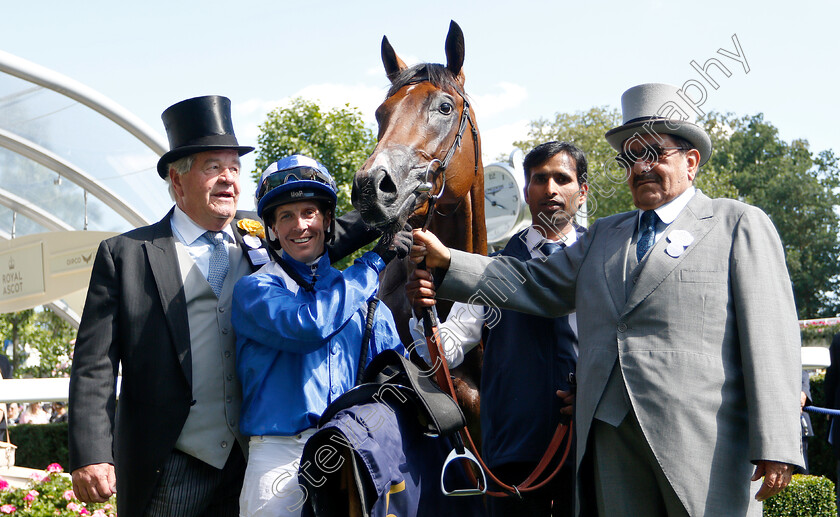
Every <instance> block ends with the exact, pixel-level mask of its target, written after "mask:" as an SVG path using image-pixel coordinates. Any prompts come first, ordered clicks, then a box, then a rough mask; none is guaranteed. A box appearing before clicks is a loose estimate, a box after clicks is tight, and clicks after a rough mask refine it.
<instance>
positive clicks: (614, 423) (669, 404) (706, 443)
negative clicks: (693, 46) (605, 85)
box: [412, 84, 802, 517]
mask: <svg viewBox="0 0 840 517" xmlns="http://www.w3.org/2000/svg"><path fill="white" fill-rule="evenodd" d="M680 102H681V101H680V98H679V96H678V94H677V88H676V87H673V86H670V85H664V84H644V85H641V86H636V87H634V88H631V89H629V90H628V91H626V92H625V93H624V95H623V96H622V111H623V116H624V117H623V118H624V122H623V124H622V125H621V126H619V127H617V128H615V129H612V130H611V131H609V132H608V133H607V134H606V138H607V141H608V142H609V143H610V145H612V147H613V148H615V149H616V150H617V151H620V152H619V154H618V156H617V160H618V162H619V165H620V166H621V167H622V168H623V169H624V170H625V172H626V178H627V185H628V187H629V188H630V191H631V193H632V195H633V201H634V203H635V205H636V206H637V207H638V208H639V210H634V211H632V212H626V213H623V214H617V215H614V216H610V217H604V218H601V219H599V220H597V221H596V222H595V223H594V224H593V225H592V226H591V227H590V229H589V232H587V234H586V235H584V236H583V238H582V239H581V241H580V242H579V243H578V244H577V245H576V246H573V247H570V248H567V249H566V250H563V251H562V252H559V253H555V254H553V255H551V256H549V257H548V258H547V259H546V260H530V261H528V262H524V263H523V262H518V261H512V260H510V259H507V258H492V259H491V258H486V257H480V256H477V255H471V254H467V253H463V252H458V251H455V250H449V249H447V248H445V247H443V246H442V245H441V244H440V242H439V241H438V240H437V239H436V238H434V236H433V235H431V234H428V233H423V232H415V233H416V234H415V237H414V242H415V246H414V249H413V251H412V256H413V259H414V260H420V259H422V258H424V257H425V259H426V263H427V265H428V266H429V267H441V268H448V270H447V272H446V274H445V276H444V278H443V280H442V283H441V285H440V286H439V288H438V291H437V294H438V295H439V296H440V297H442V298H448V299H455V300H459V301H467V300H468V299H469V298H470V297H471V296H473V295H474V294H475V293H477V292H479V293H480V296H481V298H482V299H483V300H484V301H485V303H487V304H495V305H498V306H500V307H502V308H508V309H515V310H519V311H523V312H528V313H532V314H537V315H540V316H547V317H556V316H559V315H561V314H565V313H569V312H571V311H575V310H576V311H577V317H578V332H579V342H580V357H579V359H578V365H577V380H578V383H577V401H576V408H575V418H576V429H577V433H578V434H577V436H578V442H577V453H578V454H577V461H578V495H579V511H580V513H581V514H582V515H593V514H596V513H597V514H600V515H608V516H611V517H613V516H624V515H626V516H639V515H644V516H657V515H669V516H670V515H760V512H761V505H760V504H759V503H758V502H757V501H761V500H764V499H765V498H767V497H770V496H771V495H774V494H776V493H777V492H779V491H780V490H781V489H782V488H784V487H785V486H786V485H787V484H788V483H789V481H790V476H791V472H792V470H793V467H794V466H795V465H802V453H801V449H800V445H801V441H800V439H799V419H798V418H799V405H798V402H799V384H800V377H799V364H800V359H799V346H800V342H799V329H798V325H797V321H796V310H795V307H794V302H793V293H792V290H791V285H790V278H789V276H788V272H787V268H786V266H785V258H784V252H783V250H782V246H781V242H780V241H779V237H778V234H777V232H776V230H775V228H774V227H773V223H772V222H771V221H770V220H769V218H768V217H767V216H766V215H765V214H764V212H762V211H761V210H759V209H758V208H755V207H752V206H750V205H746V204H744V203H741V202H738V201H735V200H731V199H709V198H708V197H706V196H705V195H704V194H703V193H702V192H700V191H699V190H697V189H695V187H694V185H693V183H694V179H695V177H696V176H697V174H698V169H699V167H700V166H701V165H702V164H703V163H705V162H706V161H707V160H708V159H709V156H710V155H711V150H712V145H711V140H710V139H709V136H708V135H707V134H706V132H705V131H704V130H703V128H701V127H700V126H698V125H697V124H695V123H694V122H693V121H691V120H690V119H689V115H688V113H689V110H688V109H686V108H685V107H684V106H683V105H681V104H680ZM415 282H417V283H418V284H420V283H422V282H421V281H420V280H419V279H417V280H415ZM420 287H421V288H425V289H427V291H426V292H427V295H428V296H430V297H431V296H432V294H433V293H432V289H433V288H434V286H433V285H431V284H430V283H427V284H425V285H423V286H420ZM429 303H431V300H429ZM522 346H527V343H523V345H522ZM563 395H568V394H563ZM762 477H763V481H762V482H761V483H759V480H760V479H761V478H762ZM751 480H752V481H753V483H752V486H751V483H750V481H751Z"/></svg>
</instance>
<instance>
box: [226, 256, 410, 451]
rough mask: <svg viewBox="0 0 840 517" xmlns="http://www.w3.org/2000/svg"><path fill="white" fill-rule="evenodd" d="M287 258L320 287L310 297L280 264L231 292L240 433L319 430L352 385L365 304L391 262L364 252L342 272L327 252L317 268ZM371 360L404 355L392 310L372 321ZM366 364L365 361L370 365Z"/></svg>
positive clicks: (381, 307) (262, 270)
mask: <svg viewBox="0 0 840 517" xmlns="http://www.w3.org/2000/svg"><path fill="white" fill-rule="evenodd" d="M283 259H285V261H286V262H288V263H289V264H290V265H291V266H292V267H293V268H294V269H295V271H297V272H298V273H299V274H300V275H301V277H303V279H304V280H306V281H308V282H312V281H313V279H314V283H315V289H314V291H313V292H307V291H305V290H304V289H303V288H302V287H299V286H298V285H297V283H296V282H295V281H294V280H292V279H291V278H290V277H289V276H288V275H287V274H286V272H285V271H283V269H282V268H281V267H280V266H279V265H278V264H277V263H275V262H270V263H268V264H266V265H265V266H263V267H262V268H260V270H259V271H257V272H256V273H254V274H252V275H249V276H246V277H243V278H241V279H240V280H239V281H238V282H237V283H236V287H235V288H234V292H233V313H232V321H233V328H234V331H235V332H236V354H237V355H236V369H237V373H238V374H239V380H240V382H241V383H242V398H243V400H242V417H241V419H240V424H239V426H240V431H241V432H242V434H244V435H246V436H260V435H273V436H292V435H295V434H298V433H300V432H301V431H303V430H305V429H309V428H312V427H315V426H316V424H317V423H318V418H319V417H320V416H321V414H322V413H323V412H324V410H325V409H326V408H327V406H328V405H329V404H330V403H332V402H333V401H334V400H335V399H337V398H338V397H339V396H340V395H341V394H343V393H344V392H346V391H347V390H349V389H350V388H352V387H353V385H354V383H355V380H356V371H357V368H358V365H359V357H360V352H361V343H362V337H363V334H364V329H365V320H366V318H367V302H368V300H370V299H371V298H373V296H374V295H375V294H376V293H377V290H378V289H379V273H380V272H381V271H382V270H383V269H385V263H384V262H383V261H382V258H380V257H379V255H377V254H376V253H373V252H368V253H365V254H364V255H363V256H362V257H361V258H359V259H356V261H355V263H354V264H353V265H352V266H350V267H349V268H347V269H346V270H345V271H344V272H341V271H339V270H337V269H335V268H334V267H332V266H331V265H330V261H329V257H328V256H327V254H326V253H325V254H324V255H323V256H322V257H321V258H320V259H318V260H317V261H316V262H315V263H313V264H312V265H308V264H304V263H302V262H298V261H296V260H294V259H292V258H291V257H290V256H288V255H287V254H286V253H283ZM368 346H369V350H368V357H367V363H369V362H370V360H371V359H372V358H373V357H374V356H375V355H377V354H378V353H379V352H381V351H382V350H385V349H388V348H393V349H395V350H397V351H399V352H400V353H401V354H403V355H405V348H404V347H403V345H402V343H401V342H400V339H399V336H398V335H397V329H396V325H395V324H394V317H393V316H392V315H391V311H389V310H388V308H387V307H386V306H385V304H383V303H380V304H379V305H378V306H377V308H376V313H375V316H374V325H373V332H372V334H371V339H370V343H369V345H368ZM367 363H366V364H367Z"/></svg>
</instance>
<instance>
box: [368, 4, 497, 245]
mask: <svg viewBox="0 0 840 517" xmlns="http://www.w3.org/2000/svg"><path fill="white" fill-rule="evenodd" d="M382 63H383V64H384V65H385V71H386V73H387V74H388V79H389V80H390V81H391V88H390V89H389V91H388V95H387V97H386V99H385V102H383V103H382V104H381V105H380V106H379V108H378V109H377V110H376V120H377V122H378V123H379V136H378V143H377V145H376V149H375V150H374V152H373V154H372V155H371V156H370V157H369V158H368V159H367V161H366V162H365V164H364V165H363V166H362V168H361V170H359V171H358V172H356V175H355V178H354V179H353V194H352V201H353V206H355V207H356V208H357V209H358V210H359V212H360V213H361V215H362V217H363V218H364V220H365V221H366V222H367V223H368V224H370V225H373V226H377V227H380V228H383V229H385V228H392V229H393V228H401V227H402V226H403V225H404V224H405V222H406V221H407V220H408V219H409V217H410V216H411V215H412V214H417V216H418V218H417V221H412V222H413V223H415V226H422V219H420V217H419V216H422V215H425V213H426V211H427V210H428V203H427V201H428V199H429V196H430V194H441V190H442V197H441V198H440V200H439V201H438V203H439V204H438V205H437V206H446V205H453V206H454V205H457V204H458V203H459V202H460V201H461V200H462V199H463V198H464V197H465V196H466V195H468V194H469V192H470V189H471V187H472V185H473V182H474V181H475V178H476V176H477V174H478V173H479V172H480V170H481V169H480V163H479V156H480V143H479V137H478V132H477V130H476V127H475V122H474V120H473V117H474V115H473V114H472V112H471V109H470V107H469V102H468V101H467V99H466V95H465V93H464V73H463V71H462V70H461V66H462V65H463V63H464V34H463V32H461V28H460V27H458V24H456V23H455V22H454V21H453V22H452V23H451V24H450V26H449V34H448V35H447V37H446V66H444V65H439V64H431V63H423V64H420V65H415V66H413V67H408V66H406V64H405V63H404V62H403V60H402V59H400V58H399V56H397V54H396V53H395V52H394V49H393V47H391V44H390V43H389V42H388V38H387V37H383V38H382ZM467 128H469V131H468V132H467V131H466V129H467ZM465 133H466V134H465ZM465 170H468V173H465V172H464V171H465ZM458 171H461V173H460V174H458ZM444 182H445V187H444ZM429 183H431V185H429ZM424 184H425V185H426V187H427V188H425V189H424V188H423V185H424ZM428 187H431V192H429V188H428ZM418 222H419V224H416V223H418Z"/></svg>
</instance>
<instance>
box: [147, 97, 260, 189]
mask: <svg viewBox="0 0 840 517" xmlns="http://www.w3.org/2000/svg"><path fill="white" fill-rule="evenodd" d="M160 118H161V119H163V125H164V127H165V128H166V136H168V137H169V148H170V151H169V152H168V153H166V154H164V155H163V156H161V157H160V160H158V164H157V170H158V174H160V177H161V178H164V179H166V176H167V175H168V174H169V164H170V163H172V162H174V161H176V160H178V159H180V158H183V157H185V156H189V155H191V154H196V153H200V152H204V151H220V150H223V149H233V150H234V151H237V152H238V153H239V156H242V155H243V154H247V153H250V152H251V151H253V150H254V148H253V147H248V146H242V145H239V142H237V141H236V135H235V134H233V122H232V121H231V117H230V99H228V98H227V97H222V96H220V95H206V96H204V97H195V98H192V99H187V100H185V101H181V102H179V103H177V104H173V105H172V106H169V107H168V108H166V111H164V112H163V114H162V115H161V116H160Z"/></svg>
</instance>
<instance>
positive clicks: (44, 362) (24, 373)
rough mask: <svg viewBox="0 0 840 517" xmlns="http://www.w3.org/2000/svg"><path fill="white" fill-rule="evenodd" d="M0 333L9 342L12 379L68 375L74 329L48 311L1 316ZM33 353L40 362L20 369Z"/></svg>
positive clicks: (45, 309) (27, 311) (30, 310)
mask: <svg viewBox="0 0 840 517" xmlns="http://www.w3.org/2000/svg"><path fill="white" fill-rule="evenodd" d="M0 334H2V336H4V339H8V340H10V341H11V342H12V345H11V354H10V361H11V363H12V367H13V368H14V376H15V377H66V376H67V375H69V373H70V350H71V345H70V342H71V341H72V340H73V339H74V338H75V337H76V329H74V328H73V327H72V326H70V324H68V323H67V322H66V321H64V320H63V319H61V318H60V317H59V316H58V315H56V314H55V313H54V312H52V311H50V310H49V309H47V308H43V309H38V310H35V309H27V310H24V311H20V312H15V313H9V314H2V315H0ZM27 345H28V348H29V349H30V350H34V351H36V352H37V354H38V355H39V357H40V361H39V363H38V364H37V365H34V366H26V367H25V366H22V365H23V364H25V362H26V360H27V359H28V358H29V352H27V350H26V348H27Z"/></svg>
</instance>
